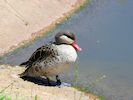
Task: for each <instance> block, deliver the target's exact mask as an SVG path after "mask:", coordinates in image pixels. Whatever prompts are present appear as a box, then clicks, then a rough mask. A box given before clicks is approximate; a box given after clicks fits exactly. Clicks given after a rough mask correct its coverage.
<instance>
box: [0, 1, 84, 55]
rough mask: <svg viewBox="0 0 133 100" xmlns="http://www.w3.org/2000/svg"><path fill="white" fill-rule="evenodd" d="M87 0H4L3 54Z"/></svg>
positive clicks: (0, 15)
mask: <svg viewBox="0 0 133 100" xmlns="http://www.w3.org/2000/svg"><path fill="white" fill-rule="evenodd" d="M85 1H86V0H52V1H50V0H32V1H30V0H1V1H0V56H2V55H4V54H6V53H8V52H9V51H12V50H14V49H16V48H17V47H20V46H22V45H24V44H25V43H28V42H29V41H32V40H33V39H34V38H35V37H37V36H40V35H43V34H44V33H45V32H47V31H49V30H50V29H51V28H53V27H55V25H56V24H58V23H60V22H61V21H63V20H64V18H65V17H67V16H70V15H71V14H72V13H73V12H74V11H75V10H76V9H77V8H79V6H80V5H82V4H83V2H85Z"/></svg>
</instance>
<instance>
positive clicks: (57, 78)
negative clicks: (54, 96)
mask: <svg viewBox="0 0 133 100" xmlns="http://www.w3.org/2000/svg"><path fill="white" fill-rule="evenodd" d="M56 80H57V81H56V85H61V80H60V79H59V76H58V75H56Z"/></svg>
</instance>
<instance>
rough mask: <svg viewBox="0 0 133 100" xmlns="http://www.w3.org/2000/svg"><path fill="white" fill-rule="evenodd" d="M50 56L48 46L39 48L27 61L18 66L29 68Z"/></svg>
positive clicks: (50, 52) (50, 51)
mask: <svg viewBox="0 0 133 100" xmlns="http://www.w3.org/2000/svg"><path fill="white" fill-rule="evenodd" d="M51 54H52V50H51V46H50V45H45V46H41V47H40V48H38V49H37V50H36V51H35V52H34V53H33V54H32V55H31V57H30V58H29V60H28V61H26V62H23V63H22V64H20V66H22V65H26V66H30V65H32V64H33V63H35V62H37V61H39V60H41V59H45V58H47V57H49V56H50V55H51Z"/></svg>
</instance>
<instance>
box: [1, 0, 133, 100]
mask: <svg viewBox="0 0 133 100" xmlns="http://www.w3.org/2000/svg"><path fill="white" fill-rule="evenodd" d="M115 1H116V0H101V2H99V1H98V0H95V3H94V4H92V5H88V6H87V7H86V8H85V9H84V10H83V11H82V12H80V13H78V14H75V15H74V16H73V17H72V18H71V19H70V20H68V21H67V22H65V23H63V24H62V25H60V26H59V27H57V28H56V29H55V30H54V31H53V32H51V33H50V34H49V35H48V36H47V39H44V37H42V38H39V39H37V40H36V41H35V42H34V43H33V44H31V45H30V46H28V47H27V48H24V49H21V50H19V51H17V52H15V53H13V54H11V55H9V56H7V57H4V58H3V59H1V60H0V62H1V63H8V64H20V63H21V62H23V61H25V60H26V59H28V57H29V56H30V55H31V54H32V52H33V51H34V50H35V49H36V48H38V47H39V46H41V45H42V44H44V43H47V41H50V40H51V39H52V38H53V35H52V34H54V33H56V32H58V31H60V30H66V29H69V30H72V31H73V32H75V33H76V37H77V42H78V44H79V45H80V46H81V47H82V49H83V50H82V52H80V53H79V65H78V69H79V72H78V73H79V75H78V84H79V85H81V86H84V87H88V86H90V89H91V90H92V91H93V92H95V93H98V94H100V95H104V96H106V98H107V100H133V95H132V93H133V77H132V76H133V73H132V71H133V67H132V66H133V62H132V60H133V53H132V51H133V46H132V43H133V39H132V37H133V34H132V32H133V30H132V26H133V20H132V18H133V11H132V9H133V6H132V4H133V1H132V0H126V2H124V3H119V2H115ZM50 35H52V37H51V36H50ZM73 74H74V72H73V70H69V71H68V73H67V74H66V75H63V77H65V78H64V80H66V81H68V82H72V81H73V78H72V76H73Z"/></svg>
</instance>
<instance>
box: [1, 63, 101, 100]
mask: <svg viewBox="0 0 133 100" xmlns="http://www.w3.org/2000/svg"><path fill="white" fill-rule="evenodd" d="M0 69H1V70H0V71H1V73H0V81H1V82H0V96H1V95H3V96H6V97H10V100H44V98H45V100H102V99H100V98H99V97H98V96H96V95H94V94H92V93H85V92H83V91H80V90H78V89H77V88H74V87H65V86H64V87H60V88H59V87H56V86H55V87H54V86H53V87H49V86H45V85H38V84H37V83H34V82H29V81H26V80H25V81H24V80H23V79H21V78H19V76H18V74H20V73H22V72H23V70H24V69H25V68H24V67H20V66H9V65H0ZM5 72H6V73H5ZM5 78H6V80H5ZM35 97H37V99H35Z"/></svg>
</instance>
